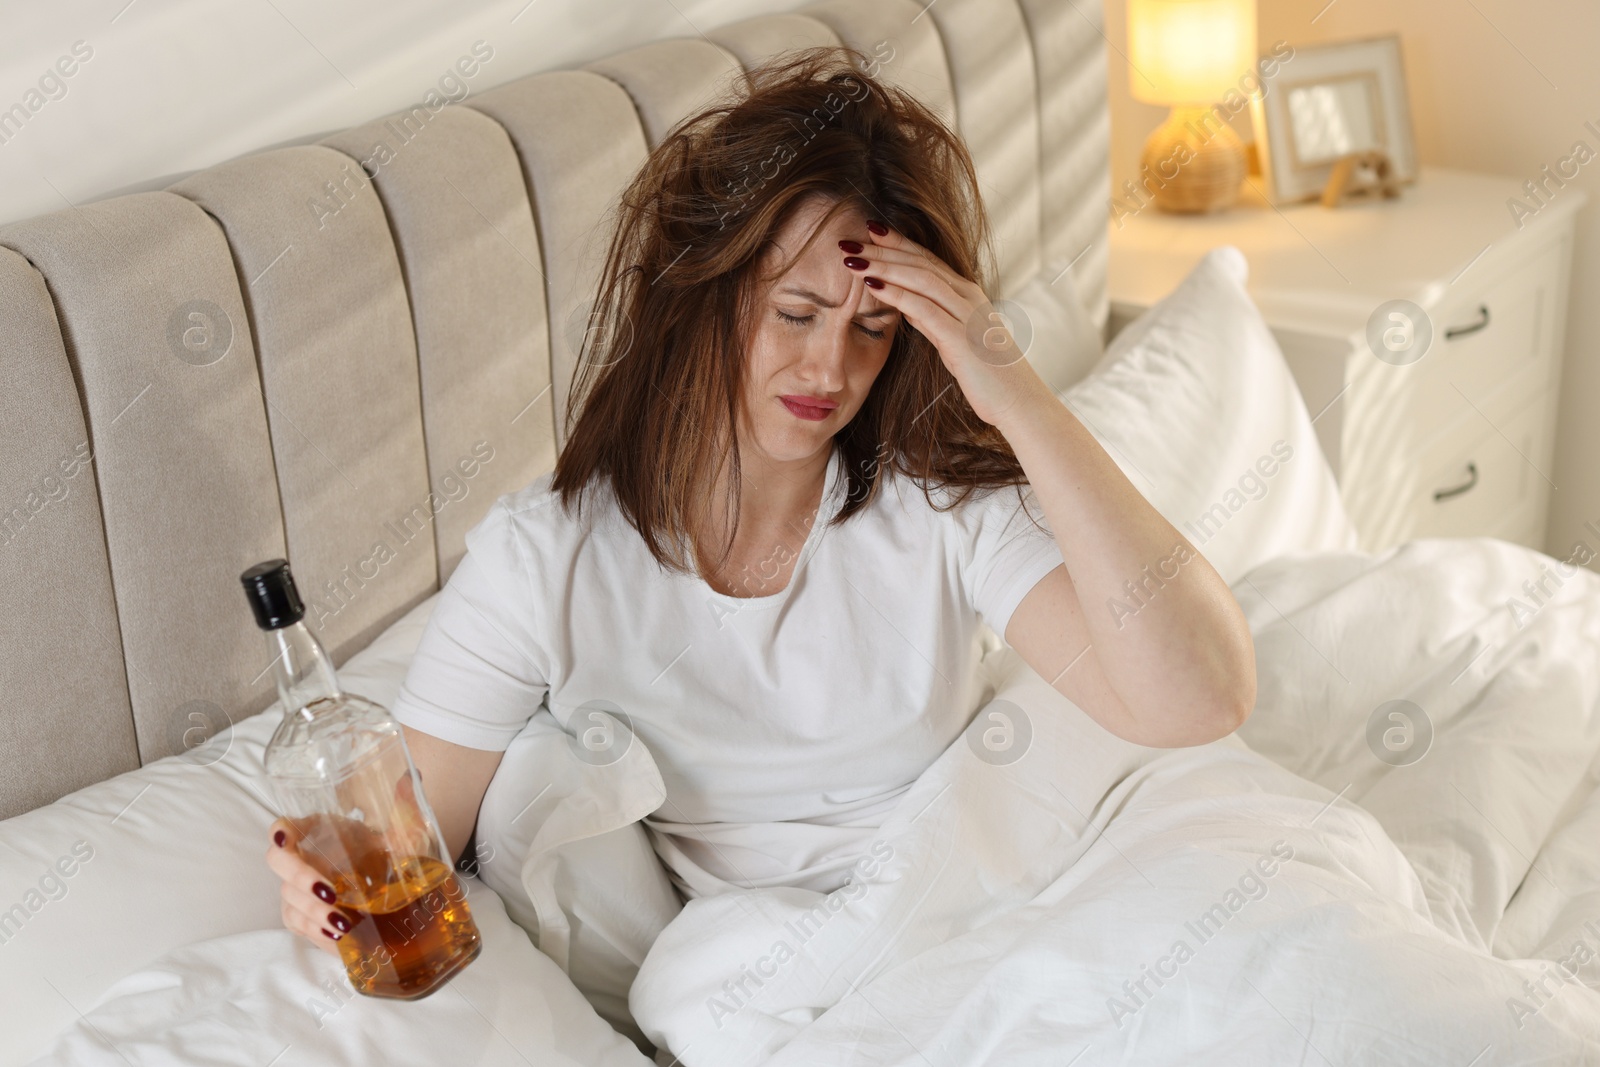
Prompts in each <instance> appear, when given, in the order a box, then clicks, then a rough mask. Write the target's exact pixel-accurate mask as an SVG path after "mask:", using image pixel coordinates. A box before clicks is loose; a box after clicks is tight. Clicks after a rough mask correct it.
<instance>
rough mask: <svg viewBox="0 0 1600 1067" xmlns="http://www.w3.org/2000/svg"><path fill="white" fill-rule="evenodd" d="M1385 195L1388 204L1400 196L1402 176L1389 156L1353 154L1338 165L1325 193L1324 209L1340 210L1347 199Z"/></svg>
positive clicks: (1344, 156)
mask: <svg viewBox="0 0 1600 1067" xmlns="http://www.w3.org/2000/svg"><path fill="white" fill-rule="evenodd" d="M1373 194H1382V196H1383V198H1384V199H1385V200H1393V199H1394V198H1395V197H1397V196H1399V195H1400V176H1399V175H1398V174H1397V173H1395V168H1394V164H1393V163H1392V162H1391V161H1390V159H1389V157H1388V155H1387V154H1385V153H1383V152H1380V151H1378V150H1377V149H1370V150H1368V151H1366V152H1350V153H1347V154H1346V155H1342V156H1340V157H1339V158H1338V159H1337V160H1335V161H1334V164H1333V169H1332V170H1331V171H1329V172H1328V184H1327V185H1325V186H1323V189H1322V206H1323V207H1338V206H1339V204H1340V202H1341V201H1343V200H1344V198H1345V197H1347V196H1369V195H1373Z"/></svg>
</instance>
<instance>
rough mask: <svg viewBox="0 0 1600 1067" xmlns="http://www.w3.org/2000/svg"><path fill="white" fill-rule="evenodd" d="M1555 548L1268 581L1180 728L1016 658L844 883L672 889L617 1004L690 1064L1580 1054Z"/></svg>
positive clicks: (1579, 887)
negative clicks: (1242, 678) (1229, 661)
mask: <svg viewBox="0 0 1600 1067" xmlns="http://www.w3.org/2000/svg"><path fill="white" fill-rule="evenodd" d="M1551 562H1552V561H1550V560H1549V559H1548V557H1544V556H1542V555H1540V554H1537V553H1533V552H1530V551H1528V550H1525V549H1521V548H1518V547H1516V546H1513V545H1509V544H1506V543H1503V542H1498V541H1491V540H1486V539H1485V540H1459V541H1419V542H1412V543H1410V544H1407V545H1404V546H1401V547H1399V548H1397V549H1395V550H1392V551H1390V552H1388V553H1385V554H1383V555H1380V556H1375V557H1369V556H1363V555H1359V554H1354V553H1349V554H1346V553H1333V554H1315V555H1302V556H1299V557H1290V558H1286V559H1282V560H1278V561H1274V562H1272V563H1269V564H1266V565H1264V566H1262V567H1259V568H1257V569H1255V570H1254V571H1252V572H1251V573H1250V574H1248V575H1246V576H1245V578H1243V579H1241V580H1240V582H1239V583H1238V584H1237V585H1236V586H1235V593H1236V594H1237V595H1238V596H1239V598H1240V601H1241V603H1242V604H1243V605H1244V607H1245V609H1246V612H1247V614H1248V616H1249V618H1250V621H1251V626H1252V630H1253V632H1254V633H1255V635H1256V642H1257V663H1258V672H1259V675H1260V699H1259V701H1258V710H1257V711H1256V713H1255V715H1254V716H1253V717H1252V719H1251V721H1250V722H1249V723H1248V724H1247V727H1246V729H1244V730H1243V731H1241V735H1240V736H1236V737H1232V738H1228V739H1225V740H1223V741H1220V742H1217V743H1215V744H1211V745H1206V746H1201V747H1199V748H1193V749H1180V750H1171V751H1163V750H1155V749H1144V748H1139V747H1137V746H1133V745H1129V744H1126V743H1123V742H1120V741H1118V740H1117V739H1115V738H1113V737H1111V736H1110V735H1108V734H1106V733H1105V732H1104V731H1103V730H1101V729H1100V728H1098V727H1097V726H1095V725H1094V724H1093V723H1092V722H1090V721H1089V720H1088V719H1087V717H1086V716H1084V715H1083V713H1082V712H1081V711H1079V710H1078V709H1077V708H1076V707H1075V706H1073V705H1072V704H1071V703H1070V702H1068V701H1066V700H1065V699H1064V698H1061V697H1060V696H1059V695H1058V694H1056V693H1055V691H1054V690H1052V689H1050V688H1049V687H1048V686H1047V685H1046V684H1045V683H1044V682H1043V681H1042V680H1040V679H1039V678H1038V676H1037V675H1035V674H1033V673H1032V672H1031V671H1029V670H1028V669H1027V668H1026V667H1025V666H1023V665H1021V664H1020V663H1019V662H1017V661H1016V660H1015V659H1014V657H1012V656H1011V655H1010V654H1009V653H1007V654H1006V655H1007V656H1008V657H1010V658H1008V659H1007V660H1006V661H1005V662H1003V663H1002V664H1001V665H1000V666H1001V668H1002V671H1001V674H1000V675H997V677H999V678H1000V679H1001V684H1000V686H999V691H998V694H997V699H999V700H1001V701H1004V702H1005V703H1001V704H997V705H993V706H992V707H991V709H990V710H999V711H1003V712H1006V713H1007V714H1008V715H1009V716H1010V718H1011V720H1012V722H1013V725H1014V726H1015V727H1020V725H1021V722H1022V720H1024V719H1025V720H1026V721H1027V724H1028V726H1029V728H1030V730H1031V741H1029V742H1028V743H1027V744H1026V745H1025V746H1024V748H1025V754H1024V755H1022V757H1021V758H1020V759H1016V760H1014V761H1013V762H1006V761H1005V759H1004V758H1002V757H1000V756H997V755H996V754H995V753H994V752H993V751H990V750H989V749H986V748H985V747H984V745H983V744H982V743H981V738H982V731H984V730H992V729H995V728H996V727H1002V726H1003V724H1002V723H1001V722H1000V721H999V720H994V719H992V718H990V717H989V716H988V715H987V712H985V713H981V714H980V716H979V718H978V720H977V721H976V722H975V724H974V728H973V730H972V731H969V734H968V738H970V739H974V741H975V743H972V744H969V743H968V741H967V740H965V739H964V740H962V741H958V742H957V743H956V744H955V745H953V746H952V747H951V748H950V749H949V750H948V751H947V752H946V753H945V754H944V755H943V756H942V757H941V758H940V759H939V760H938V762H936V763H935V765H934V766H933V767H932V768H931V769H930V770H929V771H928V772H927V773H926V774H925V775H924V776H923V777H922V778H921V779H920V780H919V781H918V782H917V783H916V785H915V786H914V787H913V788H912V789H911V791H910V792H909V793H908V794H907V796H906V797H905V799H904V801H903V802H902V804H901V806H900V807H899V808H898V809H897V810H896V811H895V813H894V814H893V815H892V816H891V818H890V819H889V821H888V822H887V823H886V824H885V825H884V826H883V827H882V828H881V831H880V833H879V835H878V843H877V846H876V848H877V855H878V856H880V857H884V862H882V863H881V864H878V865H877V866H876V869H872V870H868V871H867V873H866V874H865V875H864V876H863V877H861V878H859V879H858V880H857V881H856V882H855V883H853V884H852V885H850V886H847V887H846V888H845V889H843V890H840V891H838V893H836V894H834V895H833V896H831V897H829V898H824V897H822V896H820V895H819V894H816V893H812V892H807V891H804V890H798V889H766V890H756V891H739V892H732V893H728V894H724V895H721V896H717V897H709V898H702V899H699V900H695V901H691V902H690V903H689V904H688V906H687V907H685V908H684V910H683V911H682V913H681V914H680V915H679V916H678V917H677V918H676V919H674V920H673V921H672V922H671V923H670V924H668V925H667V927H666V929H665V931H664V932H663V933H662V934H661V935H660V937H659V938H658V939H657V940H656V942H655V944H654V946H653V947H652V948H651V949H650V952H649V954H648V956H647V957H646V959H645V961H644V964H643V967H642V968H641V970H640V972H639V976H638V979H637V980H636V982H635V983H634V986H633V990H632V994H631V997H630V1006H631V1008H632V1011H633V1013H634V1017H635V1018H636V1019H637V1021H638V1022H639V1024H640V1025H641V1027H642V1028H643V1030H644V1032H645V1033H646V1034H647V1035H649V1036H650V1037H651V1038H652V1040H654V1041H656V1042H657V1044H663V1045H666V1046H667V1047H669V1048H670V1049H671V1050H672V1052H673V1053H675V1054H676V1055H678V1056H679V1057H680V1058H681V1061H682V1062H683V1063H684V1064H687V1065H689V1067H709V1065H721V1064H730V1065H731V1064H741V1065H745V1064H757V1063H770V1064H774V1065H777V1064H807V1065H812V1064H831V1063H841V1064H842V1063H858V1062H871V1063H874V1064H905V1065H907V1067H910V1065H922V1064H927V1063H935V1064H944V1063H956V1064H963V1065H969V1064H978V1063H1003V1064H1007V1065H1015V1064H1031V1063H1040V1064H1052V1065H1055V1067H1060V1065H1063V1064H1067V1063H1075V1064H1083V1065H1088V1064H1095V1063H1133V1062H1137V1063H1140V1064H1160V1063H1184V1064H1190V1063H1197V1062H1198V1063H1212V1062H1215V1063H1229V1064H1233V1063H1241V1062H1244V1063H1263V1064H1265V1063H1272V1064H1279V1063H1282V1064H1291V1063H1319V1064H1320V1063H1334V1064H1356V1063H1372V1064H1412V1063H1415V1064H1461V1065H1466V1064H1469V1063H1470V1064H1474V1065H1479V1067H1481V1065H1487V1064H1504V1063H1533V1062H1539V1063H1577V1062H1593V1061H1595V1060H1596V1059H1600V849H1597V842H1600V799H1597V795H1596V792H1595V782H1596V772H1597V766H1596V753H1597V749H1600V699H1597V698H1600V577H1597V576H1596V575H1594V574H1592V573H1589V572H1581V573H1578V574H1576V575H1573V576H1570V577H1567V578H1566V579H1565V580H1564V583H1563V584H1562V585H1560V587H1559V588H1557V589H1555V590H1554V595H1553V596H1551V597H1549V598H1548V600H1547V602H1546V603H1545V604H1543V605H1542V606H1537V605H1534V604H1533V603H1532V601H1531V599H1530V596H1529V594H1528V592H1527V591H1526V590H1525V589H1524V588H1523V583H1524V582H1525V581H1529V580H1532V581H1534V582H1537V581H1538V579H1539V576H1540V572H1541V567H1543V566H1545V565H1548V564H1550V563H1551ZM1549 586H1550V583H1548V582H1547V588H1549ZM1512 597H1516V598H1518V600H1519V601H1520V602H1522V603H1523V604H1526V605H1528V606H1529V607H1533V608H1534V610H1533V611H1532V612H1531V614H1530V613H1528V612H1525V611H1515V612H1514V611H1513V610H1512V607H1511V606H1510V600H1509V598H1512ZM1394 700H1408V701H1411V702H1413V707H1410V708H1407V707H1405V706H1399V710H1402V711H1404V712H1406V718H1404V719H1393V718H1390V717H1389V712H1390V711H1393V710H1396V706H1393V705H1388V704H1387V702H1389V701H1394ZM1380 708H1383V709H1384V710H1383V711H1382V712H1381V713H1379V714H1378V716H1377V720H1378V725H1377V726H1376V727H1374V726H1372V723H1373V720H1374V713H1375V712H1378V711H1379V709H1380ZM1416 709H1421V710H1420V712H1419V711H1418V710H1416ZM1408 723H1409V728H1410V731H1411V732H1410V733H1409V735H1408V734H1407V728H1408V726H1407V724H1408ZM1429 725H1431V730H1432V734H1433V736H1432V739H1431V741H1430V742H1429V743H1428V744H1427V746H1426V748H1425V749H1424V748H1423V747H1422V746H1421V739H1422V738H1423V737H1425V736H1426V733H1427V731H1428V727H1429ZM1030 730H1023V729H1020V728H1019V729H1017V731H1016V733H1015V734H1014V736H1016V737H1021V736H1022V735H1023V734H1024V733H1027V732H1030ZM1369 734H1370V735H1371V736H1372V737H1373V738H1374V740H1372V741H1371V742H1369ZM1386 734H1387V741H1386V740H1385V735H1386ZM994 736H996V735H991V737H994ZM1408 738H1409V741H1410V744H1411V746H1412V747H1411V748H1410V749H1409V750H1407V748H1406V742H1407V740H1408ZM1002 740H1003V738H1002ZM1018 750H1019V749H1015V748H1014V749H1012V750H1010V752H1012V753H1014V752H1015V751H1018ZM979 752H984V753H986V754H987V758H980V756H979V755H978V753H979ZM1418 752H1421V753H1422V755H1421V757H1420V758H1413V757H1415V756H1416V755H1417V753H1418ZM1378 753H1383V754H1384V755H1385V756H1386V759H1380V758H1379V756H1378ZM1269 757H1270V758H1269ZM819 906H820V908H819ZM1508 956H1515V957H1518V958H1515V959H1510V958H1505V957H1508ZM1075 1057H1081V1058H1075Z"/></svg>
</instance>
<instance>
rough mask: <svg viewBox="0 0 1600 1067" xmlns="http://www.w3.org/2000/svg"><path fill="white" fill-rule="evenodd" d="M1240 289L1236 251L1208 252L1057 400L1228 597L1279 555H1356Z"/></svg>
mask: <svg viewBox="0 0 1600 1067" xmlns="http://www.w3.org/2000/svg"><path fill="white" fill-rule="evenodd" d="M1248 275H1249V267H1248V266H1247V265H1246V263H1245V258H1244V255H1243V253H1241V252H1240V251H1239V250H1238V249H1237V248H1233V247H1223V248H1217V249H1214V250H1213V251H1211V252H1210V253H1208V254H1207V255H1206V257H1205V258H1204V259H1202V260H1201V261H1200V263H1199V264H1198V265H1197V266H1196V267H1195V268H1194V270H1193V271H1192V272H1190V274H1189V276H1188V277H1187V278H1185V279H1184V280H1183V281H1182V282H1181V283H1179V285H1178V287H1177V288H1176V289H1174V290H1173V291H1172V292H1171V293H1169V294H1168V295H1167V296H1166V297H1165V298H1163V299H1162V300H1161V301H1160V302H1159V303H1157V304H1156V305H1155V306H1154V307H1152V308H1150V309H1149V310H1148V311H1146V312H1145V313H1144V314H1143V315H1140V316H1139V317H1138V318H1137V319H1135V320H1134V321H1133V322H1131V323H1129V324H1128V325H1127V326H1126V327H1125V328H1124V329H1123V330H1122V332H1121V333H1119V334H1118V335H1117V336H1116V337H1115V338H1114V339H1113V340H1112V342H1111V344H1110V345H1109V346H1108V348H1107V349H1106V353H1105V355H1104V357H1103V358H1102V359H1101V360H1100V362H1099V363H1098V364H1097V365H1096V366H1095V368H1094V369H1093V371H1091V372H1090V374H1089V376H1088V377H1086V378H1085V379H1083V380H1082V381H1081V382H1079V383H1077V384H1076V385H1074V386H1072V387H1070V388H1068V389H1066V390H1063V391H1060V392H1059V394H1058V395H1059V396H1060V397H1061V399H1062V401H1063V402H1065V403H1066V405H1067V407H1068V408H1070V409H1071V410H1072V412H1073V414H1075V415H1076V416H1077V417H1078V418H1079V419H1080V420H1081V421H1082V422H1083V424H1084V425H1085V426H1086V427H1087V428H1088V429H1089V431H1090V432H1091V433H1092V434H1094V436H1095V437H1096V438H1097V439H1098V440H1099V442H1100V444H1101V445H1102V446H1103V447H1104V448H1105V450H1106V451H1107V452H1108V453H1110V455H1111V458H1112V459H1114V460H1115V461H1116V463H1117V465H1118V466H1119V467H1121V468H1122V472H1123V473H1124V474H1125V475H1127V477H1128V480H1129V481H1131V482H1133V484H1134V485H1135V486H1136V487H1137V488H1138V489H1139V491H1140V492H1141V493H1143V494H1144V496H1145V499H1147V500H1149V501H1150V503H1151V504H1152V505H1153V506H1154V507H1155V509H1156V510H1157V511H1159V512H1160V513H1161V514H1162V516H1163V517H1164V518H1166V520H1167V521H1168V522H1170V523H1172V524H1173V525H1174V526H1176V527H1177V528H1178V530H1179V532H1180V533H1182V534H1183V535H1184V536H1185V537H1187V538H1188V539H1189V540H1190V541H1191V542H1192V543H1193V544H1194V546H1195V547H1196V548H1198V549H1199V550H1200V552H1201V554H1202V555H1204V556H1205V557H1206V559H1207V560H1209V561H1210V563H1211V565H1212V566H1213V567H1215V568H1216V569H1217V572H1218V573H1219V574H1221V575H1222V578H1223V580H1224V581H1226V582H1228V584H1230V585H1232V584H1233V583H1234V582H1235V581H1237V580H1238V579H1239V578H1241V577H1242V576H1243V575H1244V574H1245V573H1246V572H1248V571H1249V570H1250V569H1251V568H1252V567H1254V566H1256V565H1257V564H1259V563H1263V562H1265V561H1267V560H1269V559H1273V558H1275V557H1277V556H1281V555H1284V554H1286V553H1290V552H1297V551H1314V550H1322V549H1334V550H1354V549H1356V547H1357V542H1356V531H1355V527H1353V526H1352V525H1351V523H1350V518H1349V516H1348V515H1347V514H1346V513H1345V510H1344V503H1343V502H1342V501H1341V500H1340V498H1339V487H1338V484H1337V482H1336V481H1335V480H1334V477H1333V472H1332V471H1331V470H1330V469H1329V467H1328V462H1327V459H1326V458H1325V457H1324V456H1323V454H1322V448H1321V446H1320V445H1319V444H1318V442H1317V437H1316V430H1315V427H1313V426H1312V425H1311V418H1310V416H1309V414H1308V413H1307V411H1306V405H1305V401H1304V400H1303V399H1302V398H1301V396H1300V390H1299V387H1298V386H1297V385H1296V384H1295V380H1294V376H1293V374H1291V373H1290V371H1289V367H1288V365H1287V364H1286V363H1285V362H1284V360H1283V353H1282V351H1280V350H1279V348H1278V344H1277V342H1276V341H1275V340H1274V339H1273V336H1272V331H1271V330H1270V329H1268V328H1267V324H1266V322H1265V321H1263V319H1262V318H1261V314H1260V312H1258V311H1257V310H1256V307H1255V304H1254V303H1252V302H1251V300H1250V297H1249V294H1247V293H1246V292H1245V288H1244V283H1245V279H1246V278H1247V277H1248Z"/></svg>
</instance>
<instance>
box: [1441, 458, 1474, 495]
mask: <svg viewBox="0 0 1600 1067" xmlns="http://www.w3.org/2000/svg"><path fill="white" fill-rule="evenodd" d="M1477 484H1478V465H1477V464H1476V463H1470V462H1469V463H1468V464H1467V480H1466V481H1465V482H1463V483H1461V484H1460V485H1456V486H1451V487H1450V488H1449V489H1435V490H1434V491H1433V499H1434V501H1435V502H1438V501H1440V500H1449V499H1450V498H1451V497H1453V496H1460V495H1461V494H1462V493H1465V492H1466V491H1467V490H1468V489H1471V488H1472V487H1473V486H1475V485H1477Z"/></svg>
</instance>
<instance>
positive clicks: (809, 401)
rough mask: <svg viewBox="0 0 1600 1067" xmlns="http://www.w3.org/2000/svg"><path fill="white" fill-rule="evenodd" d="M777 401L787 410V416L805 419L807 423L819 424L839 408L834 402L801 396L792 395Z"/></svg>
mask: <svg viewBox="0 0 1600 1067" xmlns="http://www.w3.org/2000/svg"><path fill="white" fill-rule="evenodd" d="M778 400H779V401H781V402H782V403H783V406H784V407H786V408H788V409H789V414H791V415H793V416H794V417H795V418H797V419H805V420H806V421H807V422H821V421H822V420H823V419H825V418H827V417H828V416H829V415H831V414H833V409H834V408H836V407H838V406H839V405H838V403H837V402H836V401H833V400H824V399H823V398H822V397H820V396H803V395H799V394H793V393H791V394H789V395H786V396H780V397H779V398H778Z"/></svg>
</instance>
